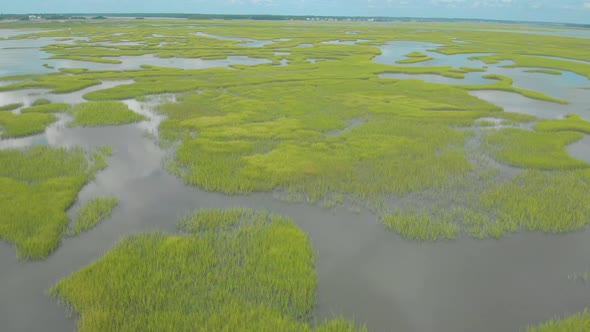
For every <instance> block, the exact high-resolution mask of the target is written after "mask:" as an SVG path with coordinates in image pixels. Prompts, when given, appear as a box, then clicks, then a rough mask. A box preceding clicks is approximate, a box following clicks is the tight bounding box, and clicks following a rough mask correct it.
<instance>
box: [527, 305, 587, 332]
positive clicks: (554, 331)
mask: <svg viewBox="0 0 590 332" xmlns="http://www.w3.org/2000/svg"><path fill="white" fill-rule="evenodd" d="M562 331H568V332H585V331H590V313H588V311H587V310H584V312H580V313H577V314H575V315H572V316H569V317H566V318H562V319H560V318H555V319H552V320H549V321H547V322H544V323H542V324H540V325H538V326H535V327H532V326H529V327H527V328H526V329H525V330H524V332H562Z"/></svg>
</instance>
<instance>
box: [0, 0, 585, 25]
mask: <svg viewBox="0 0 590 332" xmlns="http://www.w3.org/2000/svg"><path fill="white" fill-rule="evenodd" d="M0 2H1V3H0V13H13V14H15V13H205V14H278V15H330V16H332V15H338V16H393V17H441V18H481V19H500V20H517V21H546V22H563V23H585V24H590V0H17V1H14V0H0Z"/></svg>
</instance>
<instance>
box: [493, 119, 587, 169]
mask: <svg viewBox="0 0 590 332" xmlns="http://www.w3.org/2000/svg"><path fill="white" fill-rule="evenodd" d="M583 123H584V122H582V121H576V120H572V121H570V122H569V123H568V122H567V120H566V121H549V122H541V123H540V124H541V128H542V129H546V130H547V129H554V128H560V127H561V128H564V127H565V128H571V126H572V124H573V125H574V126H575V125H580V124H583ZM586 124H587V122H586ZM583 137H584V135H583V134H581V133H578V132H569V131H564V132H561V131H560V132H547V131H530V130H524V129H518V128H504V129H499V130H491V131H488V132H487V133H485V135H484V137H483V145H484V149H485V150H486V151H487V152H489V153H490V155H491V156H492V157H494V158H495V159H496V160H498V161H500V162H502V163H505V164H507V165H512V166H516V167H523V168H535V169H546V170H552V169H579V168H588V167H590V165H588V164H587V163H585V162H583V161H581V160H578V159H575V158H572V157H570V156H569V155H568V154H567V152H566V150H565V147H566V146H567V145H568V144H571V143H573V142H575V141H577V140H580V139H582V138H583Z"/></svg>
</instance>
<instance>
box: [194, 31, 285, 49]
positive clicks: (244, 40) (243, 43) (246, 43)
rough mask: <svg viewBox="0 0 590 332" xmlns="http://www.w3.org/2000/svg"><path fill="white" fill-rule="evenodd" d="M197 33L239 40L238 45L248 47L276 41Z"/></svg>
mask: <svg viewBox="0 0 590 332" xmlns="http://www.w3.org/2000/svg"><path fill="white" fill-rule="evenodd" d="M195 34H196V35H197V36H201V37H209V38H215V39H220V40H232V41H238V42H240V43H238V44H237V45H238V46H246V47H262V46H265V45H269V44H272V43H274V41H272V40H256V39H252V38H238V37H228V36H220V35H213V34H209V33H204V32H197V33H195Z"/></svg>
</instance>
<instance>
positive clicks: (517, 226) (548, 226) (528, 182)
mask: <svg viewBox="0 0 590 332" xmlns="http://www.w3.org/2000/svg"><path fill="white" fill-rule="evenodd" d="M588 174H590V173H587V171H569V172H567V171H559V172H546V171H539V170H530V171H526V172H524V173H522V174H519V175H517V176H515V177H514V178H513V179H511V180H510V181H503V182H497V181H496V180H494V177H488V178H487V179H486V183H484V185H482V184H481V183H477V182H468V183H466V185H467V186H468V189H467V190H461V191H460V192H459V194H458V192H457V191H455V190H451V191H448V192H440V193H437V194H436V195H437V196H438V198H435V199H432V200H431V199H430V198H429V197H428V198H422V199H418V200H416V201H414V202H413V203H412V204H410V206H409V207H406V208H404V209H399V210H396V211H394V212H392V213H386V214H385V216H384V217H383V218H382V220H381V222H382V223H383V224H384V225H385V226H386V227H387V228H388V229H392V230H394V231H396V232H397V233H398V234H400V235H402V236H403V237H405V238H408V239H411V240H425V241H436V240H451V239H455V238H458V237H460V236H469V237H473V238H478V239H485V238H496V239H498V238H501V237H503V236H505V235H506V234H511V233H515V232H518V231H542V232H545V233H566V232H572V231H576V230H580V229H582V228H583V227H586V226H587V225H588V223H590V205H588V204H587V203H586V202H588V200H590V177H589V176H588ZM451 186H452V184H451ZM435 197H436V196H435Z"/></svg>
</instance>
